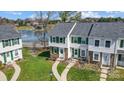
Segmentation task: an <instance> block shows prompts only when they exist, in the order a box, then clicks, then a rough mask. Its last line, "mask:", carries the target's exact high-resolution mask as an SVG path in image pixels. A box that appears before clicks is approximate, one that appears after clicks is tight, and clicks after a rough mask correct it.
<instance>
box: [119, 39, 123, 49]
mask: <svg viewBox="0 0 124 93" xmlns="http://www.w3.org/2000/svg"><path fill="white" fill-rule="evenodd" d="M120 48H124V40H121V41H120Z"/></svg>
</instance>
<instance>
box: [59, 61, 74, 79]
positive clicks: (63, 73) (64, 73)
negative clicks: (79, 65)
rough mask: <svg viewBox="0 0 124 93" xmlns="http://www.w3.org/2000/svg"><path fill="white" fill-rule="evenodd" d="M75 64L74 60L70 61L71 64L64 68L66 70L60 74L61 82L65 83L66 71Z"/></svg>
mask: <svg viewBox="0 0 124 93" xmlns="http://www.w3.org/2000/svg"><path fill="white" fill-rule="evenodd" d="M75 64H76V60H72V62H69V64H68V65H67V66H66V68H65V69H64V71H63V72H62V74H61V78H60V80H61V81H67V74H68V71H69V70H70V68H71V67H73V66H74V65H75Z"/></svg>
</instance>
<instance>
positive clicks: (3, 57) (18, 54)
mask: <svg viewBox="0 0 124 93" xmlns="http://www.w3.org/2000/svg"><path fill="white" fill-rule="evenodd" d="M19 59H22V40H21V36H20V34H19V33H18V32H17V31H16V29H15V27H14V26H12V25H0V61H1V62H2V63H3V64H7V63H13V62H14V61H16V60H19Z"/></svg>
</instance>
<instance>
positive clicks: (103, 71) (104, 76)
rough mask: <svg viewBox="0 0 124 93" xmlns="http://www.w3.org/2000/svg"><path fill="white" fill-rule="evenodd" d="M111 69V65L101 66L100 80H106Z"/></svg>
mask: <svg viewBox="0 0 124 93" xmlns="http://www.w3.org/2000/svg"><path fill="white" fill-rule="evenodd" d="M109 70H110V69H109V67H101V75H100V81H106V79H107V77H108V73H109Z"/></svg>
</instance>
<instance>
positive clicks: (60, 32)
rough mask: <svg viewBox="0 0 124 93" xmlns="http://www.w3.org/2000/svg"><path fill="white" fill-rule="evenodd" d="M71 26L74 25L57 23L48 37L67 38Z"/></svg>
mask: <svg viewBox="0 0 124 93" xmlns="http://www.w3.org/2000/svg"><path fill="white" fill-rule="evenodd" d="M73 25H74V23H59V24H57V25H56V26H55V27H54V28H53V29H52V30H51V31H50V32H49V33H48V35H49V36H51V35H53V36H67V35H68V33H69V32H70V30H71V28H72V27H73Z"/></svg>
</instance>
